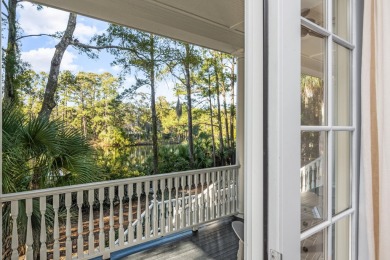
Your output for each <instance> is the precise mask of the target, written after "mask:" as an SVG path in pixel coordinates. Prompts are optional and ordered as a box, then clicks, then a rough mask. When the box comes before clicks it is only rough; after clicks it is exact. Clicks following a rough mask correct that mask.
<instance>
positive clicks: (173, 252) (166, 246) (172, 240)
mask: <svg viewBox="0 0 390 260" xmlns="http://www.w3.org/2000/svg"><path fill="white" fill-rule="evenodd" d="M234 220H235V218H234V217H227V218H223V219H219V220H217V221H213V222H210V223H208V224H205V225H202V226H200V227H199V230H198V232H194V233H193V232H192V231H190V230H189V231H184V232H181V233H179V234H176V235H171V236H169V237H164V238H161V239H158V240H156V241H153V242H150V243H147V245H139V246H135V247H133V248H130V249H127V250H126V251H122V252H120V254H116V255H112V257H111V259H123V260H129V259H131V260H138V259H147V260H154V259H158V260H165V259H169V260H171V259H173V260H174V259H199V260H200V259H202V260H203V259H224V260H227V259H232V260H233V259H234V260H236V259H237V251H238V238H237V236H236V235H235V234H234V231H233V229H232V222H233V221H234ZM141 250H142V251H141ZM129 253H130V255H129ZM125 254H126V255H127V256H124V255H125Z"/></svg>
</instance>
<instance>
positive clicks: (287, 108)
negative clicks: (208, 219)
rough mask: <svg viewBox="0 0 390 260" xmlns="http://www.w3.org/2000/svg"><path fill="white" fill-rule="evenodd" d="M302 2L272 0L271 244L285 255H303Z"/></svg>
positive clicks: (269, 203) (270, 102) (269, 140)
mask: <svg viewBox="0 0 390 260" xmlns="http://www.w3.org/2000/svg"><path fill="white" fill-rule="evenodd" d="M300 6H301V1H300V0H269V1H268V24H269V27H268V30H269V34H268V45H269V48H268V49H269V50H268V55H269V56H268V93H269V94H268V118H269V119H268V133H269V135H268V140H267V141H268V147H269V148H268V158H269V167H268V249H267V250H268V252H269V250H271V249H273V250H275V251H278V252H280V253H281V254H282V256H283V259H299V257H300V190H299V187H300V184H299V181H300V178H299V169H300V123H301V122H300V120H301V119H300V114H301V112H300V111H301V109H300V105H301V102H300V63H301V60H300V50H301V48H300V47H301V39H300ZM269 259H270V258H269Z"/></svg>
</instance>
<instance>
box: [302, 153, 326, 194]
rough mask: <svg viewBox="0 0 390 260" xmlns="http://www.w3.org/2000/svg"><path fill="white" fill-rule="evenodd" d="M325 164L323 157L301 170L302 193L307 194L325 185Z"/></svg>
mask: <svg viewBox="0 0 390 260" xmlns="http://www.w3.org/2000/svg"><path fill="white" fill-rule="evenodd" d="M323 163H324V160H323V159H322V157H318V158H317V159H315V160H314V161H311V162H310V163H308V164H306V165H305V166H303V167H302V168H301V170H300V176H301V192H306V191H309V190H312V189H315V188H318V187H321V186H323V185H324V176H323V167H324V165H322V164H323Z"/></svg>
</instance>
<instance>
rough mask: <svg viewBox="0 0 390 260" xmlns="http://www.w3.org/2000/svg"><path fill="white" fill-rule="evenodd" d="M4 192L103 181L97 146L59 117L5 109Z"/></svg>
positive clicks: (11, 108) (9, 108)
mask: <svg viewBox="0 0 390 260" xmlns="http://www.w3.org/2000/svg"><path fill="white" fill-rule="evenodd" d="M2 119H3V191H4V193H9V192H17V191H26V190H30V189H41V188H49V187H58V186H63V185H70V184H76V183H87V182H91V181H96V180H99V170H98V168H97V166H96V163H95V160H94V157H93V156H94V155H93V149H92V148H91V147H90V145H89V144H88V142H87V141H86V140H85V138H83V137H82V136H81V135H80V133H79V132H78V131H76V130H75V129H72V128H69V127H65V126H64V123H63V122H61V121H58V120H53V121H47V120H42V119H39V118H32V119H26V118H25V117H24V116H23V114H22V113H20V112H19V111H18V110H17V109H15V108H13V107H5V108H3V117H2Z"/></svg>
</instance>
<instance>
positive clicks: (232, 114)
mask: <svg viewBox="0 0 390 260" xmlns="http://www.w3.org/2000/svg"><path fill="white" fill-rule="evenodd" d="M234 64H235V60H234V58H233V60H232V68H231V73H232V74H231V92H230V94H231V95H230V141H231V147H234V116H235V103H234V81H235V74H234Z"/></svg>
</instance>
